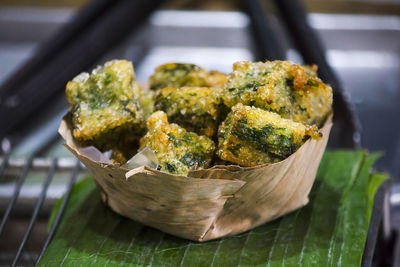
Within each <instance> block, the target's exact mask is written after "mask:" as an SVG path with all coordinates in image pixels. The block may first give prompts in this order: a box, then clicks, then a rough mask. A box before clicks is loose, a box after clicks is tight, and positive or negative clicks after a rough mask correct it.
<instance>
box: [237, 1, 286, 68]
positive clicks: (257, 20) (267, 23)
mask: <svg viewBox="0 0 400 267" xmlns="http://www.w3.org/2000/svg"><path fill="white" fill-rule="evenodd" d="M243 5H244V10H245V11H246V13H247V14H248V15H249V17H250V19H251V30H252V34H253V38H254V40H255V43H256V45H257V48H258V49H257V50H258V51H257V54H256V57H257V58H256V60H260V61H265V60H266V59H268V60H284V59H285V52H284V51H283V49H282V46H281V45H280V44H279V42H278V38H277V36H276V32H275V31H274V29H273V27H272V26H271V25H272V23H271V21H272V18H271V16H270V15H269V14H268V13H267V12H264V9H263V7H262V5H261V3H260V1H259V0H247V1H243Z"/></svg>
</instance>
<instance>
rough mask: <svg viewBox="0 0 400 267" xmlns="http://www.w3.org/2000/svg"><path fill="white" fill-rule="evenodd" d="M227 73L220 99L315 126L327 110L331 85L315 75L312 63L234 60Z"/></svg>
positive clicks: (322, 118) (226, 103)
mask: <svg viewBox="0 0 400 267" xmlns="http://www.w3.org/2000/svg"><path fill="white" fill-rule="evenodd" d="M233 69H234V71H233V72H232V73H230V74H229V75H228V82H227V83H226V84H225V87H224V90H223V101H224V103H225V105H227V106H228V107H233V106H234V105H236V104H237V103H242V104H244V105H249V106H255V107H259V108H262V109H265V110H269V111H273V112H276V113H278V114H279V115H281V116H282V117H283V118H287V119H291V120H294V121H296V122H302V123H305V124H308V125H312V124H316V125H318V126H319V127H320V126H321V125H322V123H323V122H324V120H325V118H326V116H327V115H328V114H329V113H330V112H331V107H332V88H331V87H330V86H328V85H326V84H324V83H323V82H322V81H321V80H320V79H319V78H318V77H317V75H316V66H312V67H309V66H304V67H303V66H301V65H295V64H292V63H290V62H289V61H266V62H265V63H264V62H254V63H252V62H246V61H243V62H237V63H235V64H234V66H233Z"/></svg>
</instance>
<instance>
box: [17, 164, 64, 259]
mask: <svg viewBox="0 0 400 267" xmlns="http://www.w3.org/2000/svg"><path fill="white" fill-rule="evenodd" d="M56 168H57V159H53V160H52V163H51V166H50V169H49V172H48V174H47V177H46V180H45V181H44V183H43V187H42V192H41V193H40V197H39V199H38V201H37V203H36V206H35V209H34V211H33V214H32V217H31V220H30V222H29V225H28V228H27V230H26V232H25V235H24V238H23V240H22V242H21V244H20V246H19V248H18V251H17V254H16V255H15V258H14V261H13V263H12V266H16V265H17V263H18V260H19V258H20V257H21V254H22V251H23V250H24V248H25V244H26V242H27V241H28V239H29V237H30V235H31V233H32V229H33V226H34V225H35V223H36V220H37V217H38V215H39V211H40V208H41V207H42V205H43V202H44V200H45V198H46V194H47V190H48V188H49V185H50V182H51V180H52V179H53V176H54V172H55V170H56Z"/></svg>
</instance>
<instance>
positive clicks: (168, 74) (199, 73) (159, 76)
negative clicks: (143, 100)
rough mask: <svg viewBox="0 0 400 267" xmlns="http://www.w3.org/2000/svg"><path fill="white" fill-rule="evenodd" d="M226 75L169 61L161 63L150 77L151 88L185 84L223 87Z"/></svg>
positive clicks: (192, 65)
mask: <svg viewBox="0 0 400 267" xmlns="http://www.w3.org/2000/svg"><path fill="white" fill-rule="evenodd" d="M225 82H226V75H225V74H223V73H221V72H218V71H206V70H204V69H203V68H200V67H199V66H197V65H194V64H183V63H168V64H164V65H160V66H158V67H157V68H156V69H155V72H154V74H153V75H152V76H151V77H150V80H149V84H150V89H152V90H157V89H162V88H165V87H175V88H180V87H183V86H202V87H222V86H223V85H224V83H225Z"/></svg>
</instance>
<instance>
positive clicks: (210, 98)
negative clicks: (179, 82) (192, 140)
mask: <svg viewBox="0 0 400 267" xmlns="http://www.w3.org/2000/svg"><path fill="white" fill-rule="evenodd" d="M221 102H222V101H221V97H220V95H219V94H218V93H217V92H216V91H215V90H213V89H210V88H208V87H182V88H172V87H167V88H164V89H160V90H158V91H157V93H156V96H155V109H156V110H162V111H164V112H165V113H167V115H168V119H169V120H170V121H171V122H174V123H177V124H179V125H181V126H182V127H184V128H185V129H186V130H188V131H189V132H196V133H198V134H200V135H206V136H208V137H212V136H214V134H215V133H216V131H217V129H218V124H219V119H220V111H221Z"/></svg>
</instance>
